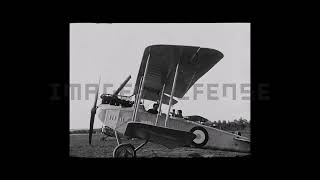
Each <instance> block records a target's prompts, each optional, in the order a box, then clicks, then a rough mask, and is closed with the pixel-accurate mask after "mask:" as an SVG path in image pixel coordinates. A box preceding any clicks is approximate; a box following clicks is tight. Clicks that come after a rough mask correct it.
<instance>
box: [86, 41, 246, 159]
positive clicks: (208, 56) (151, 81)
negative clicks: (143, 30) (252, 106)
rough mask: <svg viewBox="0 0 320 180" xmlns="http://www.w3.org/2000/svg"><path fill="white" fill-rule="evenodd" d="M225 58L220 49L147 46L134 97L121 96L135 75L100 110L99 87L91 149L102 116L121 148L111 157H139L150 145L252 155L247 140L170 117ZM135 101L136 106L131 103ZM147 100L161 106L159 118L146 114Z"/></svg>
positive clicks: (104, 97)
mask: <svg viewBox="0 0 320 180" xmlns="http://www.w3.org/2000/svg"><path fill="white" fill-rule="evenodd" d="M223 57H224V55H223V54H222V53H221V52H219V51H218V50H215V49H209V48H202V47H194V46H178V45H152V46H148V47H147V48H145V51H144V54H143V57H142V61H141V64H140V69H139V72H138V75H137V79H136V83H135V87H134V92H133V94H132V95H131V96H128V97H127V99H126V98H123V96H120V95H118V94H119V92H120V91H121V90H122V89H123V87H124V86H125V84H126V83H127V82H128V81H129V80H130V78H131V76H129V77H128V78H127V79H126V80H125V81H124V82H123V83H122V84H121V85H120V87H119V88H118V89H117V90H116V91H115V92H114V93H113V94H102V95H101V96H100V98H101V104H100V105H98V106H97V99H98V94H99V88H98V89H97V91H96V94H95V101H94V105H93V108H92V109H91V117H90V130H89V144H91V141H92V133H93V124H94V119H95V115H96V112H97V111H98V115H97V116H98V118H99V119H100V121H101V122H102V123H103V127H104V128H108V129H112V130H113V132H114V136H115V137H116V139H117V143H118V145H117V147H116V148H115V149H114V151H113V157H136V152H137V151H138V150H139V149H141V148H142V147H143V146H144V145H145V144H147V143H148V142H152V143H156V144H161V145H163V146H165V147H167V148H170V149H172V148H177V147H188V146H189V147H196V148H213V149H220V150H230V151H240V152H249V151H250V139H248V138H246V137H243V136H240V135H238V134H233V133H230V132H227V131H223V130H220V129H216V128H214V127H212V126H207V125H204V124H201V123H198V122H196V120H194V118H183V117H175V116H173V115H171V107H172V105H174V104H176V103H178V101H177V100H176V99H175V98H182V97H183V96H184V95H185V94H186V93H187V91H188V90H189V89H190V88H191V87H192V86H193V84H194V83H195V82H196V81H197V80H198V79H199V78H201V77H202V76H203V75H204V74H205V73H207V72H208V71H209V70H210V69H211V68H212V67H213V66H214V65H215V64H217V63H218V62H219V61H220V60H221V59H222V58H223ZM99 85H100V79H99ZM132 97H134V101H131V100H130V98H132ZM128 98H129V100H128ZM143 99H145V100H150V101H154V102H157V103H158V104H159V111H158V112H157V113H156V114H153V113H149V112H147V111H146V110H145V109H144V106H143V104H142V100H143ZM163 105H168V111H167V112H166V113H163V112H162V110H161V107H162V106H163ZM189 117H199V116H189ZM201 119H205V118H201ZM121 137H128V138H129V139H131V138H137V139H141V140H144V141H143V143H142V144H141V145H139V146H138V147H134V146H133V145H132V144H130V143H122V142H121Z"/></svg>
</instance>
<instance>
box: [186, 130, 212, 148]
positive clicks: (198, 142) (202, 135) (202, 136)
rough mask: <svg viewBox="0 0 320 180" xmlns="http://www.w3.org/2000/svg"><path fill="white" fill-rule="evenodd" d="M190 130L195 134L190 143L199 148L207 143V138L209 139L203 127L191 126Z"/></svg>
mask: <svg viewBox="0 0 320 180" xmlns="http://www.w3.org/2000/svg"><path fill="white" fill-rule="evenodd" d="M190 132H192V133H193V134H195V135H196V136H197V137H196V138H195V139H194V140H193V141H192V145H193V146H195V147H197V148H200V147H203V146H204V145H206V144H207V142H208V140H209V134H208V132H207V130H206V129H205V128H203V127H200V126H196V127H193V128H192V129H191V130H190Z"/></svg>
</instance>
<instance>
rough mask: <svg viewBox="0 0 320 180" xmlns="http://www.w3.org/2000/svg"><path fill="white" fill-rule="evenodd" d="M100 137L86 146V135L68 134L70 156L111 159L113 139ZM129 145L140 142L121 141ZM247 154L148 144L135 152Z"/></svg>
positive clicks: (144, 154)
mask: <svg viewBox="0 0 320 180" xmlns="http://www.w3.org/2000/svg"><path fill="white" fill-rule="evenodd" d="M101 137H102V135H100V134H94V135H93V138H92V145H91V146H90V145H89V144H88V134H81V135H71V134H70V156H72V157H88V158H109V157H110V158H111V157H112V153H113V149H114V148H115V147H116V146H117V141H116V139H115V138H114V137H108V138H107V140H106V141H101V140H100V138H101ZM126 142H127V143H131V144H133V145H134V146H135V147H137V146H138V145H140V144H141V143H142V142H143V141H142V140H130V141H129V140H122V143H126ZM246 155H249V153H240V152H229V151H219V150H211V149H199V148H189V147H182V148H176V149H168V148H166V147H164V146H162V145H158V144H153V143H148V144H146V145H145V146H144V147H142V148H141V149H140V150H139V151H137V157H174V158H176V157H187V158H190V157H238V156H246Z"/></svg>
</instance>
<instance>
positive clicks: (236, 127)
mask: <svg viewBox="0 0 320 180" xmlns="http://www.w3.org/2000/svg"><path fill="white" fill-rule="evenodd" d="M213 124H214V125H215V128H218V129H221V130H224V131H240V130H248V131H250V122H249V121H248V120H246V119H242V118H241V117H240V118H239V119H238V120H237V119H235V120H233V121H228V122H227V121H226V120H223V121H221V120H218V121H213Z"/></svg>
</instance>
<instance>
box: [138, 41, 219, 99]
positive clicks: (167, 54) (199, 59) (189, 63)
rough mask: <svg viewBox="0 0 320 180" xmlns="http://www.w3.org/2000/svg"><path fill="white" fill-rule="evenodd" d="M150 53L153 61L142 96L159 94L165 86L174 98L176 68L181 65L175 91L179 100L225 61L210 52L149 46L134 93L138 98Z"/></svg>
mask: <svg viewBox="0 0 320 180" xmlns="http://www.w3.org/2000/svg"><path fill="white" fill-rule="evenodd" d="M149 51H150V60H149V66H148V70H147V73H146V79H145V84H144V90H143V94H144V93H149V94H152V95H156V94H160V93H161V90H162V87H163V84H165V91H164V93H166V94H171V89H172V85H173V80H174V73H175V68H176V65H177V64H178V62H179V61H180V65H179V71H178V76H177V83H176V89H175V92H174V94H173V96H174V97H177V98H182V97H183V96H184V95H185V94H186V93H187V91H188V90H189V89H190V88H191V86H192V85H193V84H194V83H195V82H196V81H197V80H198V79H199V78H200V77H201V76H203V75H204V74H205V73H206V72H208V71H209V70H210V69H211V68H212V67H213V66H214V65H215V64H216V63H217V62H219V61H220V60H221V59H222V58H223V54H222V53H221V52H219V51H217V50H214V49H208V48H200V47H194V46H177V45H153V46H149V47H147V48H146V49H145V51H144V54H143V58H142V61H141V65H140V69H139V73H138V76H137V80H136V85H135V89H134V93H135V94H136V93H137V91H138V88H139V82H140V79H141V78H142V77H143V73H144V70H145V67H146V62H147V59H148V55H149ZM180 57H181V59H180ZM146 97H147V98H148V97H150V96H149V95H148V96H146ZM147 98H145V99H147Z"/></svg>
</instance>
